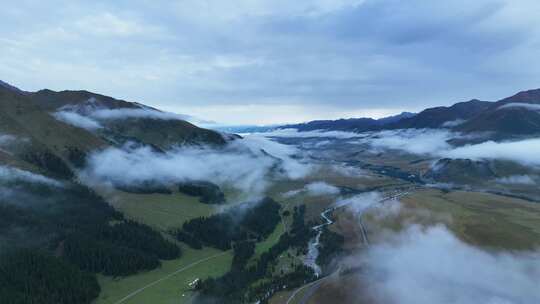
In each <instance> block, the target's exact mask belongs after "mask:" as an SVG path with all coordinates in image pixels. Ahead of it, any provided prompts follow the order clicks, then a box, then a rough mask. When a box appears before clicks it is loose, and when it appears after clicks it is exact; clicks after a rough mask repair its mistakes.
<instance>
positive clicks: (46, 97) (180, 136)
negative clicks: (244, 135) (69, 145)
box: [31, 90, 225, 149]
mask: <svg viewBox="0 0 540 304" xmlns="http://www.w3.org/2000/svg"><path fill="white" fill-rule="evenodd" d="M31 98H32V99H33V100H34V101H35V102H36V104H38V105H39V106H40V107H41V108H42V109H44V110H46V111H49V112H54V111H56V110H58V109H60V108H62V107H66V106H69V107H71V108H73V109H75V111H77V112H78V113H79V114H82V115H88V114H89V113H87V112H88V111H90V112H91V111H92V110H104V109H105V110H128V111H129V110H135V111H151V112H155V113H162V112H161V111H159V110H157V109H153V108H150V107H146V106H143V105H141V104H138V103H134V102H128V101H124V100H119V99H115V98H112V97H108V96H104V95H100V94H95V93H92V92H88V91H60V92H55V91H51V90H41V91H38V92H36V93H32V94H31ZM180 118H181V117H179V118H172V119H159V118H155V117H129V116H126V117H117V118H115V119H102V120H100V123H101V124H102V125H103V126H104V127H105V129H104V130H100V132H99V134H100V135H101V136H102V137H104V138H107V139H109V140H112V141H113V142H115V143H120V144H121V143H123V142H125V141H138V142H141V143H144V144H149V145H153V146H156V147H159V148H161V149H168V148H170V147H171V146H174V145H181V144H210V145H222V144H224V143H225V140H224V139H223V137H222V136H221V135H220V134H219V133H217V132H215V131H211V130H207V129H203V128H199V127H197V126H195V125H193V124H191V123H189V122H187V121H185V120H182V119H180Z"/></svg>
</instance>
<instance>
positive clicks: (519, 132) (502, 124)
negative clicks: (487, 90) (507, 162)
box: [458, 89, 540, 138]
mask: <svg viewBox="0 0 540 304" xmlns="http://www.w3.org/2000/svg"><path fill="white" fill-rule="evenodd" d="M512 103H523V104H531V105H540V89H537V90H530V91H524V92H520V93H518V94H516V95H514V96H511V97H508V98H505V99H502V100H500V101H498V102H495V103H493V104H492V105H491V106H490V107H489V108H488V109H486V110H485V111H483V112H482V113H480V114H479V115H477V116H476V117H474V118H473V119H471V120H470V121H468V122H466V123H464V124H463V125H461V126H459V127H458V130H460V131H464V132H494V133H495V134H496V136H497V137H499V138H509V137H513V136H524V135H534V134H540V111H538V110H533V109H529V108H525V107H506V108H501V107H503V106H505V105H509V104H512Z"/></svg>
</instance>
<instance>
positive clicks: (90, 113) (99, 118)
mask: <svg viewBox="0 0 540 304" xmlns="http://www.w3.org/2000/svg"><path fill="white" fill-rule="evenodd" d="M135 105H136V106H137V107H132V108H128V107H123V108H114V109H111V108H109V107H107V106H105V104H104V103H103V102H101V101H100V100H99V99H96V98H90V99H88V100H87V101H85V102H83V103H81V104H74V105H66V106H63V107H61V108H59V109H58V110H57V111H56V112H54V113H52V115H53V116H54V117H55V118H56V119H58V120H60V121H63V122H65V123H68V124H71V125H73V126H76V127H79V128H83V129H87V130H90V131H94V130H97V129H100V128H103V125H102V123H104V122H106V121H111V120H122V119H130V118H135V119H136V118H141V119H142V118H144V119H154V120H184V121H188V122H191V123H197V124H208V125H211V124H213V122H211V121H204V120H200V119H197V118H195V117H192V116H190V115H184V114H176V113H171V112H164V111H160V110H157V109H153V108H150V107H147V106H144V105H139V104H135Z"/></svg>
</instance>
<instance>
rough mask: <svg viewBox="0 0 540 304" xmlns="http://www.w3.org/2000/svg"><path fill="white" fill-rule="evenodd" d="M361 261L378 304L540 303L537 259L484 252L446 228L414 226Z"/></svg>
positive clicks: (539, 256)
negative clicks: (461, 239) (464, 241)
mask: <svg viewBox="0 0 540 304" xmlns="http://www.w3.org/2000/svg"><path fill="white" fill-rule="evenodd" d="M361 259H362V262H363V265H365V267H366V270H367V271H366V272H365V273H364V275H362V277H361V278H360V279H361V280H362V282H363V283H366V281H368V282H370V286H372V287H371V288H370V290H371V292H372V293H373V296H374V297H375V298H376V299H378V300H379V302H380V303H385V304H386V303H387V304H432V303H446V304H478V303H485V304H532V303H540V290H539V289H538V282H540V254H539V253H533V252H525V253H508V252H495V253H493V252H487V251H483V250H481V249H478V248H475V247H473V246H471V245H468V244H465V243H463V242H462V241H460V240H459V239H457V238H456V237H455V236H454V235H453V234H452V233H451V232H450V231H448V230H447V229H446V228H445V227H443V226H435V227H429V228H421V227H420V226H412V227H410V228H408V229H407V230H405V231H404V232H402V233H400V234H398V235H395V236H393V237H390V238H389V239H388V240H386V241H384V242H382V243H378V244H375V245H372V246H371V247H370V248H369V249H368V251H367V253H365V254H363V255H362V256H361Z"/></svg>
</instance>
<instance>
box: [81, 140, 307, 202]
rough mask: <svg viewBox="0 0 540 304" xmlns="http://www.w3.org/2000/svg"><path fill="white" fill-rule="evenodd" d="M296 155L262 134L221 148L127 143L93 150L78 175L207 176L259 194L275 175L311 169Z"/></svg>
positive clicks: (128, 180)
mask: <svg viewBox="0 0 540 304" xmlns="http://www.w3.org/2000/svg"><path fill="white" fill-rule="evenodd" d="M295 153H297V151H296V150H295V149H294V147H291V146H285V145H281V144H278V143H275V142H271V141H269V140H267V139H265V138H261V137H248V138H245V139H243V140H235V141H233V142H231V143H230V144H229V145H228V146H227V147H225V148H223V149H212V148H196V147H181V148H176V149H172V150H170V151H167V152H165V153H159V152H155V151H153V150H152V149H151V148H149V147H129V146H126V147H124V148H123V149H117V148H109V149H106V150H104V151H101V152H98V153H94V154H92V155H91V156H90V158H89V161H88V167H87V168H86V169H85V170H84V171H83V172H82V176H83V177H84V178H86V179H89V180H90V181H105V182H111V183H113V184H117V185H137V184H142V183H144V182H148V181H157V182H162V183H167V184H172V183H176V182H181V181H185V180H207V181H211V182H213V183H216V184H218V185H220V186H226V187H232V188H236V189H239V190H241V191H243V192H244V193H245V194H247V195H249V196H250V197H259V196H261V195H262V194H263V192H264V191H265V190H266V188H267V186H268V185H269V183H270V182H271V179H272V177H273V176H280V177H286V178H291V179H295V178H300V177H303V176H304V175H305V174H308V173H309V172H310V171H311V166H310V165H308V164H305V163H302V162H300V161H299V160H297V159H293V158H292V156H293V155H294V154H295Z"/></svg>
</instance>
